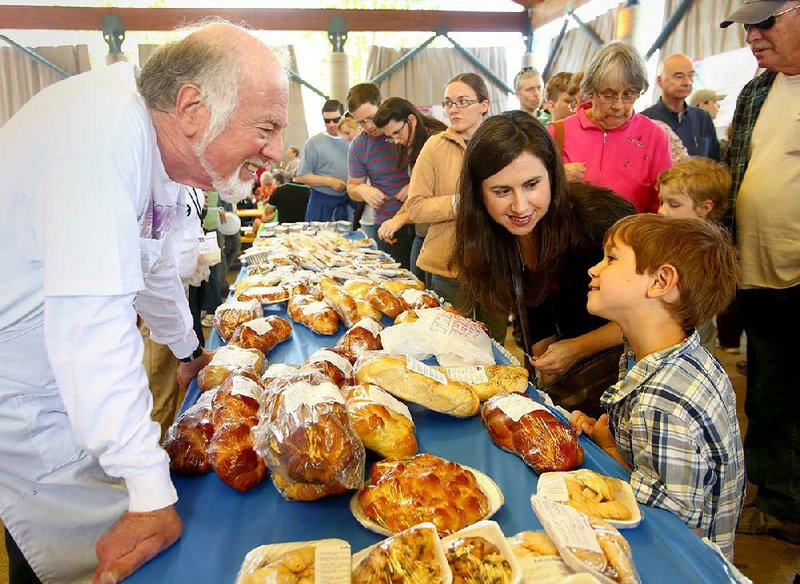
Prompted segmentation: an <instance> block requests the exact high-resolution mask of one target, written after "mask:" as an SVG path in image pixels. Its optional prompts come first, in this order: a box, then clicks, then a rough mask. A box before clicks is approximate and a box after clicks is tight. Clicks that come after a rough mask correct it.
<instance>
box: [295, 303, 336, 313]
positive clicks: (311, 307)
mask: <svg viewBox="0 0 800 584" xmlns="http://www.w3.org/2000/svg"><path fill="white" fill-rule="evenodd" d="M329 308H330V306H328V305H327V304H325V302H323V301H322V300H317V301H315V302H309V303H308V304H304V305H303V306H301V307H300V312H302V313H303V314H305V315H309V314H316V313H317V312H321V311H323V310H326V309H329Z"/></svg>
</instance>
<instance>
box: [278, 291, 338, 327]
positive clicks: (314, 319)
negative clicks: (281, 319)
mask: <svg viewBox="0 0 800 584" xmlns="http://www.w3.org/2000/svg"><path fill="white" fill-rule="evenodd" d="M286 312H288V313H289V316H290V317H291V319H292V320H294V321H295V322H299V323H300V324H302V325H305V326H307V327H308V328H310V329H311V330H312V331H314V332H315V333H317V334H319V335H333V334H336V331H337V330H339V317H338V316H337V314H336V312H335V311H334V310H333V309H332V308H331V307H330V306H328V305H327V304H325V302H322V301H321V300H316V299H315V298H314V297H313V296H292V298H290V299H289V303H288V304H287V306H286Z"/></svg>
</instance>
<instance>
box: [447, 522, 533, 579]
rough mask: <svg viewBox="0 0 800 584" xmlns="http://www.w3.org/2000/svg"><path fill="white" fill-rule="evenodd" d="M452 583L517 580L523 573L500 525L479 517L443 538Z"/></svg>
mask: <svg viewBox="0 0 800 584" xmlns="http://www.w3.org/2000/svg"><path fill="white" fill-rule="evenodd" d="M442 546H444V551H445V555H446V556H447V563H448V564H449V565H450V571H451V572H452V573H453V584H519V583H520V582H521V581H522V574H521V571H520V567H519V565H518V563H517V560H516V558H515V557H514V554H513V553H512V551H511V549H510V548H509V546H508V542H507V541H506V539H505V536H504V535H503V531H502V530H501V529H500V526H499V525H497V523H495V522H494V521H479V522H477V523H475V524H474V525H470V526H469V527H466V528H464V529H462V530H460V531H458V532H456V533H454V534H452V535H449V536H447V537H445V538H443V539H442Z"/></svg>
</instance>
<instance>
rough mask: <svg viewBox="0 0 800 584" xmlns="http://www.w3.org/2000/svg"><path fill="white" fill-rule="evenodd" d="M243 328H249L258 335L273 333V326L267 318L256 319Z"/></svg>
mask: <svg viewBox="0 0 800 584" xmlns="http://www.w3.org/2000/svg"><path fill="white" fill-rule="evenodd" d="M242 326H243V327H247V328H249V329H250V330H252V331H253V332H254V333H256V334H257V335H264V334H266V333H269V332H272V324H271V323H270V321H268V320H267V319H266V318H254V319H253V320H251V321H249V322H246V323H244V324H243V325H242Z"/></svg>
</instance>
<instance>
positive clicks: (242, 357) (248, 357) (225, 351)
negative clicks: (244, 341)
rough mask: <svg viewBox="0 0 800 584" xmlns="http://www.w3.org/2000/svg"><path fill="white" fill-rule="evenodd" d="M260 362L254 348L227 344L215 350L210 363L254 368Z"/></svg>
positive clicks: (221, 365)
mask: <svg viewBox="0 0 800 584" xmlns="http://www.w3.org/2000/svg"><path fill="white" fill-rule="evenodd" d="M256 363H258V355H257V353H256V352H255V351H254V350H249V349H242V348H240V347H236V346H233V345H225V346H224V347H220V348H219V349H217V350H216V351H214V355H213V356H212V357H211V361H210V362H209V365H218V366H220V367H241V368H243V369H252V368H253V367H255V365H256Z"/></svg>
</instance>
